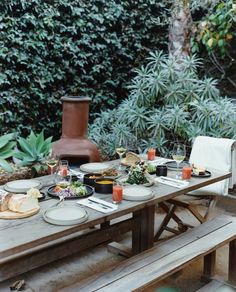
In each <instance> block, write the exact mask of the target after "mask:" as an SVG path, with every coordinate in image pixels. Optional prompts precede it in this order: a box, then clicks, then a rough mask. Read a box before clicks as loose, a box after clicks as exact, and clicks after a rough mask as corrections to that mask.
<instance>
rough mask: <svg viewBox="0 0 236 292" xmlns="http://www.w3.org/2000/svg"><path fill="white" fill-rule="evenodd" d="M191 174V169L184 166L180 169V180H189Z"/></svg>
mask: <svg viewBox="0 0 236 292" xmlns="http://www.w3.org/2000/svg"><path fill="white" fill-rule="evenodd" d="M191 174H192V168H191V167H190V166H184V167H183V169H182V179H184V180H190V178H191Z"/></svg>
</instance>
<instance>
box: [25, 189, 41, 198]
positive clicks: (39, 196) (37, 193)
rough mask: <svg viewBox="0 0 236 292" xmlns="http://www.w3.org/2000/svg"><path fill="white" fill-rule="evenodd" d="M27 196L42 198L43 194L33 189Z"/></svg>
mask: <svg viewBox="0 0 236 292" xmlns="http://www.w3.org/2000/svg"><path fill="white" fill-rule="evenodd" d="M27 195H30V196H31V197H33V198H42V194H41V193H40V191H39V190H38V189H35V188H31V189H29V190H28V191H27Z"/></svg>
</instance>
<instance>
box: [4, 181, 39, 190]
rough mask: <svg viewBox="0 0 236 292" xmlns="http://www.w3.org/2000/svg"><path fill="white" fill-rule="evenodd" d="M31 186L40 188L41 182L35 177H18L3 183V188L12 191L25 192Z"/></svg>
mask: <svg viewBox="0 0 236 292" xmlns="http://www.w3.org/2000/svg"><path fill="white" fill-rule="evenodd" d="M31 188H36V189H41V188H42V184H41V182H40V181H39V180H36V179H20V180H15V181H10V182H8V183H6V184H5V185H4V189H5V190H6V191H8V192H12V193H26V192H27V191H28V190H29V189H31Z"/></svg>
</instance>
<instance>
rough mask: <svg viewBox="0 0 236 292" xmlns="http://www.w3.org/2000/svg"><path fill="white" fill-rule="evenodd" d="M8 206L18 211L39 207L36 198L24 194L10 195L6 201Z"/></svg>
mask: <svg viewBox="0 0 236 292" xmlns="http://www.w3.org/2000/svg"><path fill="white" fill-rule="evenodd" d="M8 208H9V210H10V211H13V212H18V213H25V212H29V211H31V210H33V209H37V208H39V204H38V199H36V198H33V197H32V196H30V195H24V194H16V195H12V196H11V198H10V200H9V202H8Z"/></svg>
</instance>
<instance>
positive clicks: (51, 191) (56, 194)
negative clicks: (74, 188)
mask: <svg viewBox="0 0 236 292" xmlns="http://www.w3.org/2000/svg"><path fill="white" fill-rule="evenodd" d="M83 186H85V187H86V190H87V194H86V195H81V196H68V197H65V198H64V199H65V200H74V199H82V198H87V197H89V196H91V195H92V194H93V193H94V189H93V188H92V187H91V186H88V185H83ZM55 187H56V185H53V186H51V187H49V188H48V195H49V196H51V197H54V198H58V199H59V192H55V191H54V188H55Z"/></svg>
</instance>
